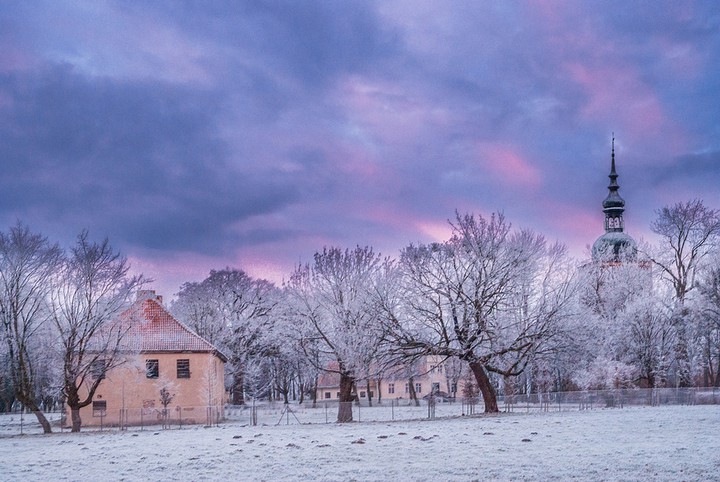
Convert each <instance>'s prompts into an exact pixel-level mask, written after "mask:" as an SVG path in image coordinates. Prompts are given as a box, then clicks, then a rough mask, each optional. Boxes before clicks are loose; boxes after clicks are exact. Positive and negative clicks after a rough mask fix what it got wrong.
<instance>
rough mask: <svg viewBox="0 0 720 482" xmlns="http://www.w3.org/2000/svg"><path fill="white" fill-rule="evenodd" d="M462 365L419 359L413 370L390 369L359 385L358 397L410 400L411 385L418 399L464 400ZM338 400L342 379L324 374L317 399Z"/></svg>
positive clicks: (436, 357) (441, 360) (328, 373)
mask: <svg viewBox="0 0 720 482" xmlns="http://www.w3.org/2000/svg"><path fill="white" fill-rule="evenodd" d="M463 366H464V363H461V362H459V361H458V360H453V361H445V360H444V359H443V358H442V357H440V356H437V355H428V356H425V357H423V358H422V359H420V360H418V362H417V363H416V364H415V365H414V366H413V367H412V370H410V369H408V368H407V367H397V368H396V369H390V370H387V371H386V372H385V374H384V375H383V376H382V377H381V378H380V379H379V380H376V379H371V380H370V381H369V383H368V382H367V381H360V382H358V383H357V386H356V387H355V388H356V392H355V395H356V396H357V398H358V400H360V401H366V400H368V399H370V400H377V399H378V395H380V397H381V398H382V399H384V400H388V399H390V400H399V399H408V398H410V395H411V394H410V383H412V384H413V388H414V389H415V396H416V397H417V398H425V397H427V396H428V395H430V394H433V395H436V396H442V397H449V398H455V397H462V388H463V385H464V380H462V378H461V377H462V375H463V374H464V373H465V372H466V371H467V370H463ZM331 368H333V365H332V364H331ZM410 372H412V380H411V377H410ZM378 382H379V389H378ZM339 397H340V376H339V375H338V374H337V373H335V372H325V373H323V374H321V376H320V378H319V379H318V385H317V400H318V401H337V400H338V399H339Z"/></svg>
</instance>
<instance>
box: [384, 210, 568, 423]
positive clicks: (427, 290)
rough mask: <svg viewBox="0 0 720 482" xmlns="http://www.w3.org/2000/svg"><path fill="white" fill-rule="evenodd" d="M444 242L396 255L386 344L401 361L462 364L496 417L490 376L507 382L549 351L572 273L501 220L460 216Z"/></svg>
mask: <svg viewBox="0 0 720 482" xmlns="http://www.w3.org/2000/svg"><path fill="white" fill-rule="evenodd" d="M451 226H452V230H453V234H452V237H451V238H450V240H448V241H446V242H444V243H440V244H431V245H419V246H410V247H408V248H406V249H405V250H404V251H403V252H402V256H401V260H400V267H401V271H402V282H401V283H400V284H401V285H402V290H401V291H399V292H398V294H397V295H395V298H393V297H392V296H386V297H384V300H385V301H384V306H385V312H386V322H387V331H388V339H389V340H391V342H392V343H393V344H394V345H395V346H396V347H397V350H399V354H400V356H404V357H418V356H423V355H426V354H435V355H441V356H446V357H453V356H455V357H458V358H459V359H461V360H463V361H465V362H467V363H468V365H469V367H470V370H471V371H472V373H473V376H474V377H475V380H476V383H477V385H478V388H479V389H480V392H481V393H482V396H483V401H484V403H485V411H486V412H497V411H498V406H497V396H496V390H495V387H494V385H493V383H492V381H491V380H490V377H489V374H490V373H496V374H498V375H504V376H513V375H517V374H519V373H522V371H523V370H524V368H525V365H526V364H527V361H528V360H529V357H530V355H531V354H533V353H539V352H542V351H543V350H545V349H547V348H549V346H550V345H548V342H549V340H550V339H551V338H552V337H554V336H555V335H556V334H558V333H559V329H560V327H561V324H562V323H561V322H562V321H563V320H564V319H565V318H566V317H568V316H570V315H571V314H572V311H571V308H573V305H572V302H573V300H574V294H575V289H576V283H575V280H574V276H573V273H574V267H572V266H571V265H570V263H569V260H568V259H567V257H566V254H565V249H564V247H562V246H560V245H548V244H547V243H546V242H545V240H544V239H543V238H542V237H541V236H539V235H536V234H534V233H532V232H530V231H527V230H522V231H518V232H511V226H510V224H509V223H507V222H506V221H505V218H504V217H503V216H502V215H501V214H497V215H493V216H491V218H490V219H485V218H483V217H482V216H477V217H475V216H472V215H465V216H460V215H459V214H458V215H457V217H456V222H455V223H451Z"/></svg>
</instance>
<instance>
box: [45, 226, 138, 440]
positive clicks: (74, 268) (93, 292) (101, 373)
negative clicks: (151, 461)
mask: <svg viewBox="0 0 720 482" xmlns="http://www.w3.org/2000/svg"><path fill="white" fill-rule="evenodd" d="M129 271H130V265H129V263H128V262H127V259H126V258H125V257H123V256H121V255H120V253H117V252H115V251H114V250H113V248H112V246H111V245H110V243H109V241H108V240H107V238H106V239H104V240H103V241H102V242H92V241H90V240H89V239H88V233H87V232H82V233H81V234H80V235H79V236H78V239H77V243H76V244H75V246H73V247H72V248H71V249H70V251H69V253H68V254H67V255H66V256H65V257H64V258H63V260H62V263H61V264H60V265H59V266H58V269H57V272H56V273H55V276H54V277H53V282H52V289H51V290H50V293H49V297H48V300H49V307H50V317H51V319H52V321H53V324H54V326H55V329H56V333H57V337H58V344H59V351H60V359H61V361H62V393H63V395H64V398H65V402H66V403H67V405H68V407H69V408H70V414H71V419H72V431H73V432H79V431H80V428H81V426H82V420H81V418H80V409H81V408H83V407H86V406H88V405H89V404H90V403H92V399H93V396H94V395H95V391H96V390H97V388H98V386H99V385H100V383H101V381H102V380H103V379H104V378H105V373H106V372H107V371H109V370H111V369H112V368H115V367H117V366H119V365H121V364H122V363H124V362H125V358H124V355H123V351H124V344H123V341H124V337H125V334H126V333H127V330H128V327H127V326H126V324H123V322H122V320H120V319H119V317H118V315H119V314H120V312H121V311H122V310H124V309H125V308H127V307H128V306H129V305H130V303H131V301H132V298H133V295H134V294H135V292H136V291H137V290H138V289H139V288H140V287H141V286H142V285H143V283H145V280H144V279H143V277H142V276H139V275H130V274H129Z"/></svg>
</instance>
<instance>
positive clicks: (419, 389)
mask: <svg viewBox="0 0 720 482" xmlns="http://www.w3.org/2000/svg"><path fill="white" fill-rule="evenodd" d="M415 393H422V383H416V384H415Z"/></svg>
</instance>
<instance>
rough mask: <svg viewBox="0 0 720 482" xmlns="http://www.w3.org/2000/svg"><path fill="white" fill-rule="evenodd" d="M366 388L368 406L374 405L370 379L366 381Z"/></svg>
mask: <svg viewBox="0 0 720 482" xmlns="http://www.w3.org/2000/svg"><path fill="white" fill-rule="evenodd" d="M365 383H366V384H365V390H367V397H368V407H372V394H371V393H370V379H369V378H368V379H367V381H366V382H365Z"/></svg>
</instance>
